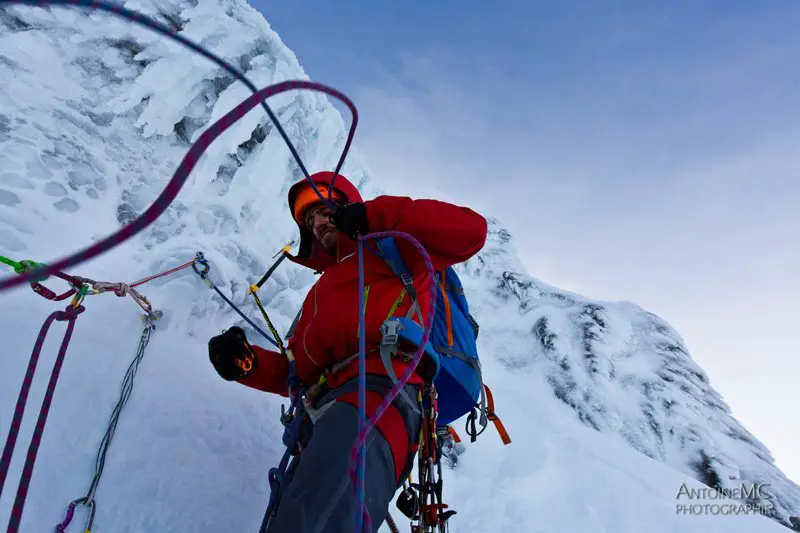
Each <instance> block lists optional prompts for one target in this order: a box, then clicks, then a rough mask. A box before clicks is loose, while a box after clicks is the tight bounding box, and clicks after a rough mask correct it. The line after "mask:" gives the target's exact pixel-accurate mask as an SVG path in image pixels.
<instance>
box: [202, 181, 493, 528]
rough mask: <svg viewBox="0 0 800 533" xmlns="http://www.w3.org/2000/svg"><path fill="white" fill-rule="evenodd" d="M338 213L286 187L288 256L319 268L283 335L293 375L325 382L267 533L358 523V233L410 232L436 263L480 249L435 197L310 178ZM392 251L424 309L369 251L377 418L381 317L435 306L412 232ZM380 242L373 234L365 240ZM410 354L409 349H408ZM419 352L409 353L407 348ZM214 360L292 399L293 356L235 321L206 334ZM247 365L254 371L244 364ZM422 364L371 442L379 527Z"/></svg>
mask: <svg viewBox="0 0 800 533" xmlns="http://www.w3.org/2000/svg"><path fill="white" fill-rule="evenodd" d="M311 178H312V180H313V181H314V184H315V185H316V186H317V188H318V189H319V190H320V192H321V193H322V195H323V196H324V197H325V198H328V195H329V192H330V186H331V183H332V182H333V190H332V192H330V194H331V195H332V198H333V200H334V201H335V203H336V204H337V208H336V210H335V211H332V210H331V209H330V208H329V207H328V206H327V205H326V204H324V203H323V202H321V201H320V199H319V197H318V196H317V194H316V192H314V190H313V189H312V188H311V187H310V185H309V184H308V181H307V180H303V181H301V182H299V183H296V184H295V185H294V186H292V188H291V189H290V190H289V209H290V211H291V213H292V214H293V216H294V220H295V222H296V223H297V225H298V227H299V228H300V237H301V240H300V249H299V251H298V254H297V256H289V259H291V260H292V261H294V262H295V263H298V264H300V265H303V266H306V267H308V268H311V269H314V270H315V271H317V272H321V273H322V276H321V277H320V278H319V280H317V282H316V283H315V284H314V286H313V287H312V288H311V291H310V292H309V294H308V295H307V296H306V299H305V301H304V303H303V307H302V313H301V315H300V317H299V320H298V321H297V322H296V324H295V328H294V330H293V332H292V334H291V337H290V338H289V339H288V344H287V350H288V351H289V352H291V354H292V355H293V356H294V358H295V373H296V377H297V378H298V379H299V380H300V381H301V382H302V383H303V384H305V385H307V386H311V385H314V384H317V383H320V378H321V377H324V378H325V379H324V380H323V382H324V387H322V390H321V392H320V393H319V394H317V395H316V397H315V398H314V405H313V406H312V409H311V411H312V414H313V415H314V416H313V417H311V418H313V419H314V420H313V421H312V420H308V421H306V422H305V424H306V426H305V427H304V429H303V431H302V435H303V436H302V439H301V450H302V452H301V453H300V454H299V455H298V456H296V457H295V458H294V461H293V462H292V464H291V465H290V467H289V469H288V470H287V478H286V482H285V483H284V485H283V486H282V487H281V490H280V501H279V505H278V508H277V514H276V515H275V516H274V518H273V519H272V521H271V523H270V527H269V529H267V531H269V533H288V532H292V533H311V532H314V533H343V532H346V533H351V532H353V530H354V529H355V505H356V501H355V498H354V491H353V486H352V483H351V481H350V478H349V476H348V472H347V471H348V464H349V459H350V451H351V449H352V446H353V444H354V442H355V439H356V436H357V429H358V379H357V378H358V352H359V335H360V333H361V332H360V331H359V301H358V295H359V288H358V287H359V281H358V279H359V269H358V258H357V246H358V244H357V242H356V239H357V238H358V235H364V234H367V233H370V232H380V231H389V230H394V231H400V232H405V233H408V234H410V235H411V236H412V237H414V238H415V239H416V240H417V241H419V243H420V244H422V246H423V247H424V248H425V250H426V251H427V253H428V255H429V256H430V259H431V262H432V263H433V267H434V269H435V270H442V269H445V268H447V267H449V266H451V265H454V264H457V263H461V262H463V261H466V260H467V259H469V258H470V257H472V256H473V255H475V254H476V253H477V252H478V251H479V250H480V249H481V248H482V247H483V245H484V243H485V241H486V235H487V224H486V220H485V219H484V218H483V217H482V216H480V215H479V214H477V213H475V212H474V211H472V210H470V209H468V208H466V207H459V206H455V205H452V204H449V203H445V202H440V201H436V200H427V199H425V200H412V199H411V198H408V197H399V196H379V197H377V198H375V199H373V200H368V201H366V202H365V201H364V200H363V199H362V198H361V195H360V194H359V192H358V190H357V189H356V188H355V187H354V186H353V185H352V184H351V183H350V182H349V181H347V179H346V178H345V177H343V176H342V175H338V176H337V177H336V179H335V180H333V178H334V174H333V173H332V172H319V173H317V174H314V175H313V176H311ZM396 241H397V247H398V250H399V251H400V254H401V255H402V257H403V260H404V262H405V264H406V266H407V267H408V270H409V272H410V273H411V274H412V276H413V278H414V286H415V287H416V290H417V294H416V298H415V300H416V301H417V304H416V305H418V306H419V311H420V314H421V316H422V317H424V318H423V319H420V315H419V314H416V312H415V310H414V309H411V306H412V304H413V302H412V300H413V299H412V298H411V297H409V296H408V295H407V294H406V290H405V288H404V285H403V283H402V281H401V280H400V279H399V277H398V276H397V275H395V274H394V273H393V272H392V270H391V269H390V268H389V266H388V265H387V264H386V262H385V261H384V260H383V259H381V258H380V257H378V256H377V255H376V254H374V253H371V252H369V251H367V250H366V248H365V253H364V284H365V325H366V330H365V332H364V333H365V335H366V339H365V342H366V347H367V358H366V370H367V406H366V410H367V416H371V415H372V414H374V412H375V410H376V409H377V406H378V405H379V404H380V402H381V400H382V399H383V398H384V397H385V396H386V394H387V392H388V391H389V390H390V389H391V387H392V384H393V383H392V381H391V379H390V378H389V377H387V368H386V367H385V366H384V363H383V361H382V360H381V358H380V354H379V351H380V349H379V347H380V343H381V339H382V334H381V325H382V324H383V322H384V321H385V320H386V319H387V318H389V317H390V316H406V315H407V314H408V313H409V310H411V313H412V315H411V316H413V317H414V318H415V319H416V321H417V322H418V323H419V324H420V325H421V326H423V327H424V325H425V323H426V322H427V320H428V318H427V317H428V313H429V312H430V309H429V305H430V293H429V291H430V279H429V275H428V271H427V268H426V266H425V261H424V259H423V258H422V257H421V256H420V254H419V251H418V250H417V249H416V248H415V247H413V245H411V243H409V242H408V241H406V240H405V239H400V238H398V239H396ZM368 242H373V243H374V241H368ZM397 355H398V356H397V357H394V358H392V366H393V370H394V373H395V375H396V376H402V375H403V374H404V373H405V371H406V369H407V368H408V365H409V361H408V359H409V358H408V357H407V356H406V357H402V355H403V354H402V352H401V353H398V354H397ZM406 355H407V354H406ZM412 355H413V354H412ZM209 357H210V359H211V362H212V363H213V365H214V367H215V369H216V370H217V372H218V373H219V374H220V376H222V377H223V378H224V379H226V380H229V381H237V382H239V383H242V384H244V385H247V386H249V387H252V388H255V389H259V390H262V391H266V392H271V393H275V394H279V395H282V396H288V394H289V391H288V386H287V379H288V378H289V375H288V374H289V363H288V361H287V359H286V357H284V356H283V355H282V354H280V353H278V352H274V351H270V350H266V349H264V348H261V347H259V346H251V345H249V344H248V343H247V340H246V338H245V335H244V332H243V331H242V330H241V328H238V327H233V328H230V329H229V330H227V331H226V332H225V333H223V334H222V335H219V336H217V337H214V338H213V339H211V341H209ZM244 369H247V370H244ZM422 374H423V372H422V371H421V370H420V367H418V372H416V373H415V374H414V375H412V377H411V379H410V381H409V383H408V385H406V387H405V389H404V391H403V392H404V393H405V395H404V396H398V398H397V399H396V400H395V402H394V404H393V405H392V407H391V408H390V409H388V410H387V411H386V412H385V413H384V415H383V416H382V417H381V419H380V420H379V421H378V424H377V428H376V429H377V431H375V430H373V431H372V432H371V433H370V436H369V437H368V439H367V449H366V480H365V482H366V485H365V491H364V492H365V501H366V505H367V509H368V511H369V514H370V517H371V519H372V525H373V531H377V530H378V528H379V526H380V524H381V523H382V522H383V519H384V517H385V516H386V514H387V512H388V508H389V504H390V503H391V500H392V498H393V496H394V494H395V492H396V490H397V488H399V487H400V485H401V484H402V482H403V480H404V479H405V478H406V477H407V476H408V474H409V473H410V471H411V469H412V467H413V459H414V456H415V454H416V451H417V448H418V438H419V431H420V425H421V409H420V406H419V404H418V402H417V403H416V404H415V402H407V401H403V400H402V399H401V398H404V397H405V398H411V399H417V398H418V396H419V386H420V385H421V384H422V383H423V379H424V376H423V375H422Z"/></svg>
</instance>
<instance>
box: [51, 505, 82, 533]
mask: <svg viewBox="0 0 800 533" xmlns="http://www.w3.org/2000/svg"><path fill="white" fill-rule="evenodd" d="M76 505H78V504H77V502H72V503H70V504H69V507H67V516H65V517H64V521H63V522H61V523H60V524H58V525H57V526H56V533H64V532H65V531H66V530H67V527H68V526H69V524H70V522H72V518H73V517H74V516H75V506H76Z"/></svg>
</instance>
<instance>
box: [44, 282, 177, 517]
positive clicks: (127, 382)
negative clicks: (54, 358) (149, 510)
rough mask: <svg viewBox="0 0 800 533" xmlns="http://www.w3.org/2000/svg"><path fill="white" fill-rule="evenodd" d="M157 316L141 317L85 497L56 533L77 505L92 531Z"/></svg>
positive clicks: (69, 512)
mask: <svg viewBox="0 0 800 533" xmlns="http://www.w3.org/2000/svg"><path fill="white" fill-rule="evenodd" d="M173 271H174V270H173ZM152 279H155V278H152ZM159 316H160V313H159V312H151V313H150V314H148V315H143V316H142V320H143V321H144V323H145V325H144V329H143V331H142V337H141V339H140V340H139V347H138V349H137V351H136V356H135V357H134V358H133V361H131V364H130V366H129V367H128V370H127V372H126V373H125V377H124V378H123V380H122V390H121V392H120V398H119V401H118V402H117V405H115V406H114V409H113V411H112V413H111V420H110V421H109V424H108V428H107V429H106V432H105V435H103V439H102V440H101V441H100V447H99V449H98V451H97V459H96V461H95V472H94V476H93V477H92V481H91V483H90V484H89V490H88V492H87V494H86V496H84V497H82V498H78V499H76V500H74V501H72V502H70V504H69V506H68V508H67V513H66V516H65V518H64V520H63V521H62V522H61V523H60V524H58V525H57V526H56V533H64V532H65V531H66V530H67V527H68V526H69V524H70V522H72V518H73V516H74V514H75V508H76V507H77V506H79V505H82V506H85V507H87V508H88V509H89V516H88V518H87V521H86V528H85V529H84V532H85V533H91V531H92V525H93V524H94V515H95V512H96V510H97V503H96V500H95V494H96V493H97V487H98V485H99V484H100V478H101V476H102V475H103V471H104V469H105V463H106V456H107V454H108V449H109V447H110V446H111V440H112V439H113V438H114V433H115V432H116V430H117V424H118V423H119V417H120V414H121V412H122V408H123V407H125V404H126V403H127V402H128V399H129V398H130V396H131V393H132V392H133V381H134V379H135V377H136V372H137V371H138V370H139V365H140V364H141V362H142V359H143V358H144V351H145V348H147V345H148V343H149V342H150V336H151V335H152V333H153V331H154V330H155V329H156V326H155V322H154V321H155V320H157V319H158V318H159Z"/></svg>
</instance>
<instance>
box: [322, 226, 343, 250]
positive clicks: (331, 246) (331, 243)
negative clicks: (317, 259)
mask: <svg viewBox="0 0 800 533" xmlns="http://www.w3.org/2000/svg"><path fill="white" fill-rule="evenodd" d="M317 240H318V241H319V243H320V244H321V245H322V247H323V248H325V249H326V250H327V251H328V252H331V253H333V252H334V251H336V244H337V243H338V242H339V233H338V232H337V231H336V228H327V229H325V230H323V231H321V232H320V234H319V236H317Z"/></svg>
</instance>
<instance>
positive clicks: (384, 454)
mask: <svg viewBox="0 0 800 533" xmlns="http://www.w3.org/2000/svg"><path fill="white" fill-rule="evenodd" d="M389 385H391V383H389ZM343 387H344V386H343ZM348 388H349V387H348ZM370 388H372V387H370ZM381 388H382V389H383V387H381ZM373 390H374V389H373ZM385 390H387V391H388V388H386V389H385ZM406 390H407V391H408V392H409V393H410V394H411V397H412V398H414V397H415V394H416V392H415V391H416V389H415V388H413V387H410V386H407V387H406ZM336 392H338V393H341V391H336ZM337 396H338V394H337ZM325 403H330V405H328V406H327V409H326V410H325V411H324V413H323V414H322V416H321V418H319V419H318V420H317V421H316V423H314V424H313V427H312V428H311V430H312V433H311V436H310V438H309V439H308V442H307V444H306V447H305V449H304V450H303V452H302V454H300V456H299V457H295V458H294V460H293V462H292V463H291V464H290V465H289V468H288V469H287V473H286V474H287V475H286V482H285V484H284V486H283V487H282V488H281V491H280V501H279V503H278V508H277V514H276V516H275V518H274V519H273V521H272V523H271V524H270V527H269V528H268V529H267V532H268V533H355V530H356V507H357V505H356V498H355V490H354V484H353V483H352V481H351V480H350V477H349V475H348V467H349V461H350V454H351V451H352V448H353V444H354V443H355V440H356V437H357V435H358V409H357V408H356V407H354V406H353V405H351V404H348V403H344V402H338V401H331V399H328V402H326V398H325V397H323V398H322V399H321V401H320V404H321V405H323V404H325ZM395 406H397V407H398V409H399V410H400V411H401V414H402V415H403V419H404V421H405V423H406V429H407V430H408V432H409V434H410V435H418V433H419V428H420V424H421V417H420V416H419V415H416V413H414V412H413V411H411V410H410V409H409V408H408V407H407V406H406V404H405V403H402V405H401V402H398V401H395ZM366 444H367V446H366V475H365V479H364V498H365V503H366V507H367V510H368V512H369V515H370V519H371V522H372V531H373V533H374V532H377V531H378V528H379V527H380V525H381V524H382V523H383V521H384V520H385V518H386V514H387V513H388V511H389V505H390V504H391V502H392V499H393V497H394V494H395V492H396V491H397V488H398V484H397V482H396V479H397V476H396V474H395V467H394V459H393V457H392V452H391V449H390V447H389V443H388V442H387V441H386V439H384V437H383V435H382V434H381V433H380V431H378V430H377V428H374V429H373V430H372V431H370V434H369V436H368V438H367V443H366Z"/></svg>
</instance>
